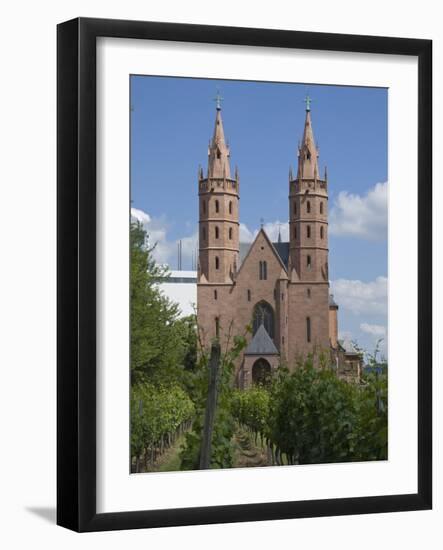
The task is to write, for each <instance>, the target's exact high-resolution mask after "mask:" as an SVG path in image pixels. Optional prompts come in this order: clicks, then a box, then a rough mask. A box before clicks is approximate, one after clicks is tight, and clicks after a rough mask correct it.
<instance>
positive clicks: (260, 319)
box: [252, 301, 274, 339]
mask: <svg viewBox="0 0 443 550" xmlns="http://www.w3.org/2000/svg"><path fill="white" fill-rule="evenodd" d="M260 325H263V326H264V327H265V329H266V332H267V333H268V334H269V336H270V337H271V338H272V339H274V310H273V309H272V307H271V306H270V305H269V304H268V302H265V301H261V302H258V304H256V305H255V307H254V311H253V314H252V330H253V334H255V333H256V332H257V330H258V329H259V327H260Z"/></svg>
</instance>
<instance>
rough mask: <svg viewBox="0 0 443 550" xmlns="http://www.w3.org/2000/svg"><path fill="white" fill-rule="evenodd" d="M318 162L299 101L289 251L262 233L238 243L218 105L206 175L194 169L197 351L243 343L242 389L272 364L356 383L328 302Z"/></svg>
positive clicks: (233, 178) (324, 183)
mask: <svg viewBox="0 0 443 550" xmlns="http://www.w3.org/2000/svg"><path fill="white" fill-rule="evenodd" d="M318 158H319V154H318V149H317V146H316V142H315V139H314V132H313V128H312V120H311V110H310V105H309V99H307V103H306V115H305V124H304V130H303V136H302V140H301V142H300V144H299V147H298V167H297V172H296V174H293V173H292V170H290V172H289V197H288V209H289V241H288V242H282V240H281V238H280V236H279V239H278V241H277V242H271V240H270V238H269V236H268V235H267V234H266V231H265V230H264V229H263V227H262V228H261V229H260V231H259V232H258V234H257V236H256V237H255V239H254V241H253V242H252V244H250V243H247V244H246V243H240V237H239V226H240V214H239V199H240V177H239V172H238V170H237V168H235V171H234V173H233V174H232V172H231V166H230V150H229V146H228V144H227V142H226V139H225V135H224V128H223V121H222V115H221V105H220V102H217V107H216V117H215V127H214V133H213V136H212V140H211V142H210V145H209V149H208V168H207V173H206V175H204V173H203V170H202V169H201V168H200V170H199V177H198V200H199V262H198V273H197V323H198V327H199V332H200V338H201V340H202V344H203V345H204V346H205V347H208V346H209V345H210V343H211V341H212V340H213V339H214V338H218V339H219V341H220V343H221V345H222V349H223V346H226V345H229V340H230V339H231V341H232V338H233V336H234V335H245V336H246V338H247V341H248V345H247V347H246V349H245V350H244V352H243V354H242V356H241V357H240V358H239V360H238V364H237V372H236V379H237V383H238V385H239V386H240V387H249V386H250V385H252V384H254V383H260V382H262V381H263V380H264V379H265V378H266V377H267V376H269V374H270V373H271V372H272V371H273V370H274V369H276V368H277V367H278V365H279V364H280V363H284V364H285V365H287V366H288V367H289V368H290V369H292V368H295V366H296V364H297V362H298V361H300V360H303V358H305V357H306V356H307V355H308V354H313V356H314V357H315V358H316V361H317V362H319V361H320V358H322V360H323V361H326V362H327V363H328V364H331V365H333V366H334V367H335V368H336V369H337V372H338V374H339V376H342V377H345V378H347V379H350V380H358V379H359V376H360V370H361V358H360V357H359V355H358V354H357V353H355V350H354V353H352V350H351V351H349V350H348V351H347V350H346V349H345V348H344V347H343V346H342V345H341V344H340V342H339V340H338V305H337V304H336V303H335V301H334V299H333V297H332V296H331V295H330V293H329V276H328V263H329V261H328V255H329V250H328V178H327V172H326V169H325V171H324V175H323V176H321V175H320V172H319V166H318ZM248 326H249V327H250V329H251V330H250V331H247V330H246V327H248Z"/></svg>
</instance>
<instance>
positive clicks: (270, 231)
mask: <svg viewBox="0 0 443 550" xmlns="http://www.w3.org/2000/svg"><path fill="white" fill-rule="evenodd" d="M263 229H264V230H265V232H266V235H267V236H268V237H269V238H270V240H271V241H272V242H276V241H277V240H278V232H279V231H280V233H281V238H282V241H283V242H287V241H289V224H288V222H281V221H279V220H276V221H275V222H269V223H265V224H264V225H263ZM258 231H259V230H258V229H253V230H251V229H249V228H248V227H247V226H246V225H245V224H244V223H241V224H240V242H241V243H250V242H252V241H253V240H254V239H255V237H256V236H257V233H258Z"/></svg>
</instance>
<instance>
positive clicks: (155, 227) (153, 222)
mask: <svg viewBox="0 0 443 550" xmlns="http://www.w3.org/2000/svg"><path fill="white" fill-rule="evenodd" d="M131 217H132V218H133V219H135V220H138V221H139V222H140V223H141V224H142V225H143V228H144V229H145V231H146V233H147V234H148V243H149V246H154V247H155V248H154V250H153V252H152V255H153V256H154V258H155V260H156V261H157V262H158V263H159V264H168V265H169V266H170V268H171V269H176V268H177V263H178V262H177V255H178V250H177V244H178V241H179V240H180V239H177V240H172V241H171V240H169V239H168V229H169V223H168V222H167V221H166V219H165V218H163V217H162V218H152V217H151V216H150V215H149V214H148V213H146V212H144V211H143V210H139V209H137V208H131ZM181 241H182V267H183V268H184V269H190V268H191V265H192V263H194V264H195V258H196V249H197V242H198V234H197V231H195V232H194V234H192V235H189V236H187V237H183V238H182V239H181ZM194 267H195V265H194Z"/></svg>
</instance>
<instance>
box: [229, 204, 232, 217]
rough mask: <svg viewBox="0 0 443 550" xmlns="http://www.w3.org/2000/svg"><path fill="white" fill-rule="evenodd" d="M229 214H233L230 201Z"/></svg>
mask: <svg viewBox="0 0 443 550" xmlns="http://www.w3.org/2000/svg"><path fill="white" fill-rule="evenodd" d="M229 213H230V214H232V201H229Z"/></svg>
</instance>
